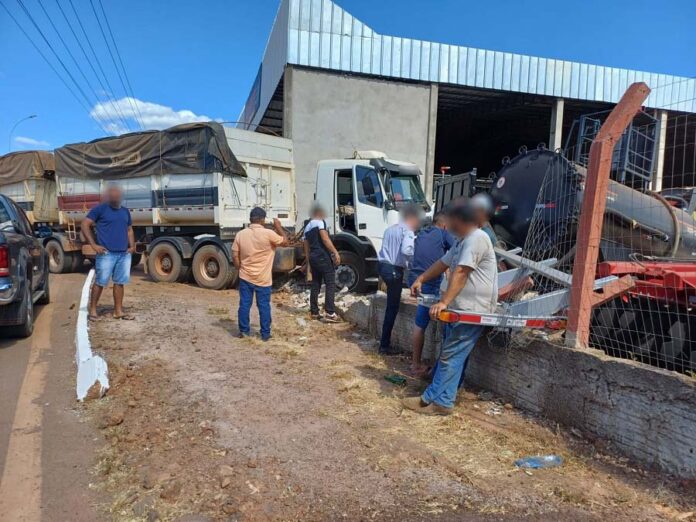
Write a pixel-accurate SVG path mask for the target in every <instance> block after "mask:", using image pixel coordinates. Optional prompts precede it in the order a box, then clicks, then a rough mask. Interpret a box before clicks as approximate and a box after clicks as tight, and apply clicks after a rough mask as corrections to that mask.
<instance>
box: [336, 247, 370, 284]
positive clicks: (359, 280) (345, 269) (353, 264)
mask: <svg viewBox="0 0 696 522" xmlns="http://www.w3.org/2000/svg"><path fill="white" fill-rule="evenodd" d="M338 255H340V256H341V264H340V265H338V266H337V267H336V288H337V289H339V290H340V289H341V288H344V287H348V291H349V292H364V291H365V286H366V283H365V269H364V267H363V263H362V261H361V260H360V258H359V257H358V256H357V254H355V253H354V252H350V251H348V250H341V251H339V253H338Z"/></svg>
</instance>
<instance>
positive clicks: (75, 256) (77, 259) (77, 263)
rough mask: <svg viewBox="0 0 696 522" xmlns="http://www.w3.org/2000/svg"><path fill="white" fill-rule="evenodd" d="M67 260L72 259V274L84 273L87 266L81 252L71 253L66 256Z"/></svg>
mask: <svg viewBox="0 0 696 522" xmlns="http://www.w3.org/2000/svg"><path fill="white" fill-rule="evenodd" d="M65 257H66V258H70V272H82V269H83V268H84V266H85V258H84V256H83V255H82V253H81V252H71V253H70V254H65Z"/></svg>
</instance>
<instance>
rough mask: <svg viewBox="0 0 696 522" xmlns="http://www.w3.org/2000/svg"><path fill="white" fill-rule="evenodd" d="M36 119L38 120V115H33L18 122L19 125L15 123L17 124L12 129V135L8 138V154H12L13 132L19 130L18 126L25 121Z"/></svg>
mask: <svg viewBox="0 0 696 522" xmlns="http://www.w3.org/2000/svg"><path fill="white" fill-rule="evenodd" d="M34 118H36V114H31V115H30V116H27V117H25V118H22V119H21V120H18V121H17V123H15V124H14V125H13V126H12V128H11V129H10V135H9V137H8V138H7V152H12V133H13V132H14V131H15V129H16V128H17V125H19V124H20V123H22V122H23V121H27V120H32V119H34Z"/></svg>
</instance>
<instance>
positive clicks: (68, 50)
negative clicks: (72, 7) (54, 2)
mask: <svg viewBox="0 0 696 522" xmlns="http://www.w3.org/2000/svg"><path fill="white" fill-rule="evenodd" d="M37 1H38V3H39V7H41V10H42V11H43V13H44V15H46V18H48V22H49V23H50V24H51V27H52V28H53V31H54V33H55V34H56V36H58V39H59V40H60V41H61V43H62V44H63V47H65V50H66V51H67V52H68V55H69V56H70V58H71V59H72V61H73V63H74V64H75V67H76V68H77V70H78V71H79V73H80V75H81V76H82V78H83V79H84V80H85V83H86V84H87V87H89V90H91V91H92V94H93V95H94V98H95V100H96V103H99V95H98V94H97V91H96V90H95V89H94V87H93V86H92V84H91V82H90V81H89V79H88V78H87V75H86V74H85V73H84V71H83V70H82V67H80V64H79V63H78V62H77V59H76V58H75V55H74V54H73V53H72V51H71V50H70V47H68V44H67V42H66V41H65V39H64V38H63V36H62V35H61V33H60V31H59V30H58V27H56V24H55V23H53V19H52V18H51V16H50V15H49V14H48V11H47V10H46V8H45V7H44V5H43V2H42V0H37ZM59 5H60V4H59ZM90 105H91V103H90Z"/></svg>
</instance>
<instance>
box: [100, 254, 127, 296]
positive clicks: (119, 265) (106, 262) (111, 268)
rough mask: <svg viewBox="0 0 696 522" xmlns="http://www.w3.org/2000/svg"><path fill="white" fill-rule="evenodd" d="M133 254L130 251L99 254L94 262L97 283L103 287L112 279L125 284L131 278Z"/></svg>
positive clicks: (118, 283) (116, 282) (119, 283)
mask: <svg viewBox="0 0 696 522" xmlns="http://www.w3.org/2000/svg"><path fill="white" fill-rule="evenodd" d="M130 268H131V255H130V254H129V253H128V252H107V253H106V254H97V258H96V260H95V263H94V270H95V272H96V284H97V286H101V287H102V288H104V287H106V286H108V285H109V279H111V280H112V281H113V282H114V284H115V285H125V284H126V283H128V281H129V280H130Z"/></svg>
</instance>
